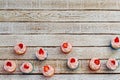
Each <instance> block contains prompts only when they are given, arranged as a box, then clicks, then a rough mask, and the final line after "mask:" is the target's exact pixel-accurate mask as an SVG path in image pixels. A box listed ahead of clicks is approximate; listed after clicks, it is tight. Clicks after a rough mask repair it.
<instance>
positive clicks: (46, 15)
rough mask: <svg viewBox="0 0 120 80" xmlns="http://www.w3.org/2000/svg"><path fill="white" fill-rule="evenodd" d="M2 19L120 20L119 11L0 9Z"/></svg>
mask: <svg viewBox="0 0 120 80" xmlns="http://www.w3.org/2000/svg"><path fill="white" fill-rule="evenodd" d="M0 21H48V22H53V21H62V22H64V21H71V22H74V21H88V22H91V21H95V22H97V21H98V22H99V21H102V22H103V21H107V22H108V21H117V22H119V21H120V12H119V11H42V10H40V11H19V10H18V11H17V10H15V11H14V10H12V11H6V10H1V11H0Z"/></svg>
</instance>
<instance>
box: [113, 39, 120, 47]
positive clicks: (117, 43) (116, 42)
mask: <svg viewBox="0 0 120 80" xmlns="http://www.w3.org/2000/svg"><path fill="white" fill-rule="evenodd" d="M111 46H112V47H113V48H115V49H118V48H120V39H119V38H118V37H116V38H114V39H113V40H112V41H111Z"/></svg>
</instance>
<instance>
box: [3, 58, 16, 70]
mask: <svg viewBox="0 0 120 80" xmlns="http://www.w3.org/2000/svg"><path fill="white" fill-rule="evenodd" d="M4 70H5V71H7V72H14V71H15V70H16V63H15V62H14V61H12V60H6V61H5V62H4Z"/></svg>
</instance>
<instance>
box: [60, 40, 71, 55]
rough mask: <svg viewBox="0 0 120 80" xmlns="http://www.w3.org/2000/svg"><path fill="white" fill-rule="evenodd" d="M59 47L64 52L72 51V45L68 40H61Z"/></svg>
mask: <svg viewBox="0 0 120 80" xmlns="http://www.w3.org/2000/svg"><path fill="white" fill-rule="evenodd" d="M60 48H61V51H62V52H63V53H65V54H68V53H70V52H71V51H72V45H71V44H70V43H69V42H63V43H62V44H61V46H60Z"/></svg>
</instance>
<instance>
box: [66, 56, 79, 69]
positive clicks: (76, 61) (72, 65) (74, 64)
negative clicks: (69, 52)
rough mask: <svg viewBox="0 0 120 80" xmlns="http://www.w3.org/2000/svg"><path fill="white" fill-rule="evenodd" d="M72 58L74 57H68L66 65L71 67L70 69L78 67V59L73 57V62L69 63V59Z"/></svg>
mask: <svg viewBox="0 0 120 80" xmlns="http://www.w3.org/2000/svg"><path fill="white" fill-rule="evenodd" d="M72 58H74V57H71V58H69V59H68V62H67V65H68V67H69V68H71V69H76V68H77V67H78V65H79V62H78V59H76V58H74V59H75V62H74V63H71V62H70V60H71V59H72Z"/></svg>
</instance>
